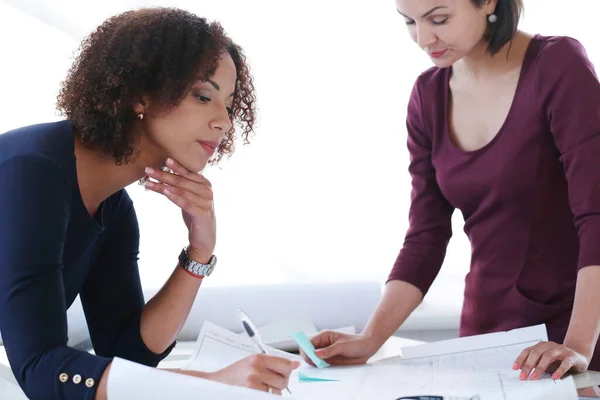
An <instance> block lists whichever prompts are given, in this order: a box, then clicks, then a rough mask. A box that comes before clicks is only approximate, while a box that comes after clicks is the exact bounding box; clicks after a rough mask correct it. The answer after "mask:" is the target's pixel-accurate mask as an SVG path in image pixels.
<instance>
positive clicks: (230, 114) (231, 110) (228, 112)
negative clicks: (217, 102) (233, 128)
mask: <svg viewBox="0 0 600 400" xmlns="http://www.w3.org/2000/svg"><path fill="white" fill-rule="evenodd" d="M227 114H229V117H233V108H231V107H227Z"/></svg>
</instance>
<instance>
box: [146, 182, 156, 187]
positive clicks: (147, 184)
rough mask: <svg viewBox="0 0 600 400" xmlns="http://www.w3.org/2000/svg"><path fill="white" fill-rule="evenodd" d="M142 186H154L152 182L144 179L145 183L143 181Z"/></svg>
mask: <svg viewBox="0 0 600 400" xmlns="http://www.w3.org/2000/svg"><path fill="white" fill-rule="evenodd" d="M144 186H146V187H147V188H153V187H154V182H151V181H146V183H144Z"/></svg>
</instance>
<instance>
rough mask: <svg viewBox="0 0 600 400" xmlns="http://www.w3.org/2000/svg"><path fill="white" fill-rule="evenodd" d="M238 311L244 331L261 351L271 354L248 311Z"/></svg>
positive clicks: (239, 309)
mask: <svg viewBox="0 0 600 400" xmlns="http://www.w3.org/2000/svg"><path fill="white" fill-rule="evenodd" d="M237 313H238V317H239V318H240V321H242V326H243V327H244V331H245V332H246V333H247V334H248V336H249V337H250V339H251V340H252V342H253V343H254V346H255V347H256V350H257V351H258V352H259V353H263V354H269V353H267V350H266V349H265V346H264V345H263V343H262V340H261V339H260V335H259V334H258V330H257V329H256V327H255V326H254V324H253V323H252V321H250V318H248V316H247V315H246V313H245V312H244V311H242V309H241V308H238V309H237ZM285 389H286V390H287V391H288V393H289V394H292V392H291V391H290V389H289V388H288V387H287V386H286V387H285Z"/></svg>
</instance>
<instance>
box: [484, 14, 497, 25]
mask: <svg viewBox="0 0 600 400" xmlns="http://www.w3.org/2000/svg"><path fill="white" fill-rule="evenodd" d="M487 19H488V21H489V22H490V24H493V23H495V22H496V21H498V16H497V15H496V14H490V15H488V18H487Z"/></svg>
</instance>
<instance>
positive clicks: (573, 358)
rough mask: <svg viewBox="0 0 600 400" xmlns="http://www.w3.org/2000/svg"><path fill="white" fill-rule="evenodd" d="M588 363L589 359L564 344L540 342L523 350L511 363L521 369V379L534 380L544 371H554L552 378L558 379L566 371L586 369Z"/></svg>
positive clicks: (515, 368) (514, 367)
mask: <svg viewBox="0 0 600 400" xmlns="http://www.w3.org/2000/svg"><path fill="white" fill-rule="evenodd" d="M589 364H590V360H589V359H588V358H587V357H586V356H584V355H583V354H581V353H578V352H576V351H575V350H573V349H571V348H569V347H567V346H565V345H564V344H558V343H554V342H540V343H538V344H536V345H535V346H531V347H528V348H526V349H525V350H523V351H522V352H521V354H519V357H517V360H516V361H515V363H514V364H513V369H514V370H518V369H520V370H521V375H519V379H521V380H526V379H527V378H529V379H531V380H535V379H538V378H539V377H540V376H542V374H544V373H545V372H554V373H553V374H552V379H560V378H561V377H562V376H563V375H564V374H565V373H567V371H573V372H583V371H585V370H587V368H588V365H589ZM532 372H533V373H532Z"/></svg>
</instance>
